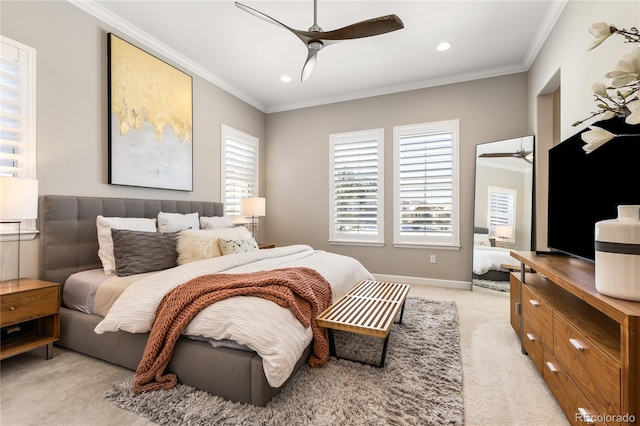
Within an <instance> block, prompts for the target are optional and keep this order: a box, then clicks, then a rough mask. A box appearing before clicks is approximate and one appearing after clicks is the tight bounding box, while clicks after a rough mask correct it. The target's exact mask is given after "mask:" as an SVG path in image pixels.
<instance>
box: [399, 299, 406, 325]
mask: <svg viewBox="0 0 640 426" xmlns="http://www.w3.org/2000/svg"><path fill="white" fill-rule="evenodd" d="M405 303H406V300H405V301H404V302H402V309H400V319H399V320H398V324H402V316H403V315H404V304H405Z"/></svg>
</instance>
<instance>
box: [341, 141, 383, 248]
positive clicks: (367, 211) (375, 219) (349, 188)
mask: <svg viewBox="0 0 640 426" xmlns="http://www.w3.org/2000/svg"><path fill="white" fill-rule="evenodd" d="M383 143H384V130H383V129H376V130H367V131H358V132H351V133H340V134H334V135H331V136H330V138H329V144H330V172H329V177H330V184H329V192H330V212H331V213H330V226H331V229H330V236H329V241H330V242H331V243H343V244H374V245H382V244H383V243H384V227H383V222H384V220H383V209H382V205H383V203H384V196H383V194H384V192H383V187H384V180H383V175H384V173H383V163H384V162H383V154H382V153H383V146H384V145H383Z"/></svg>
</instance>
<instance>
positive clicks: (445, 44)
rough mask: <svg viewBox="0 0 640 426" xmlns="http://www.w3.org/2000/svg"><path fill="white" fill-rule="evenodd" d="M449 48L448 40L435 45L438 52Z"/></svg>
mask: <svg viewBox="0 0 640 426" xmlns="http://www.w3.org/2000/svg"><path fill="white" fill-rule="evenodd" d="M449 48H451V43H449V42H448V41H443V42H442V43H440V44H439V45H437V46H436V50H437V51H439V52H444V51H445V50H449Z"/></svg>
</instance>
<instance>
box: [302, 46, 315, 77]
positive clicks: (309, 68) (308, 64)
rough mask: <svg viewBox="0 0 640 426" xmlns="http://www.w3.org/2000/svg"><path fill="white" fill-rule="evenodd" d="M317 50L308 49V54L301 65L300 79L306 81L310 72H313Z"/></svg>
mask: <svg viewBox="0 0 640 426" xmlns="http://www.w3.org/2000/svg"><path fill="white" fill-rule="evenodd" d="M317 55H318V50H314V49H309V55H308V56H307V60H306V61H305V63H304V66H303V67H302V74H301V76H300V79H301V81H303V82H304V81H306V80H307V79H308V78H309V77H311V74H313V70H315V69H316V63H317V62H318V56H317Z"/></svg>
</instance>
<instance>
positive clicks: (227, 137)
mask: <svg viewBox="0 0 640 426" xmlns="http://www.w3.org/2000/svg"><path fill="white" fill-rule="evenodd" d="M221 145H222V154H221V158H222V167H221V170H222V177H221V181H222V199H223V200H224V210H225V215H227V216H239V215H240V199H241V198H245V197H257V196H258V138H256V137H253V136H251V135H248V134H246V133H242V132H240V131H238V130H235V129H232V128H231V127H228V126H225V125H223V126H222V144H221Z"/></svg>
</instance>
